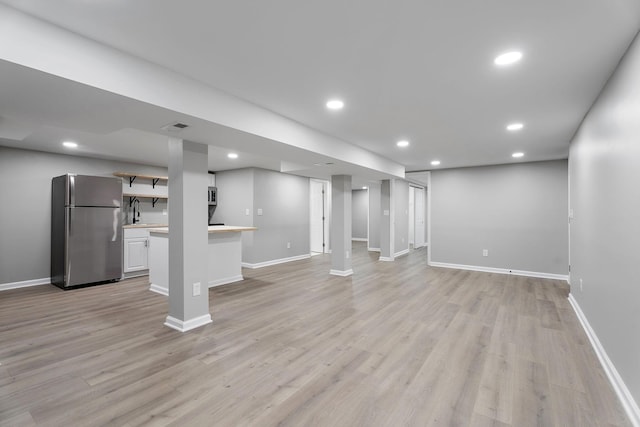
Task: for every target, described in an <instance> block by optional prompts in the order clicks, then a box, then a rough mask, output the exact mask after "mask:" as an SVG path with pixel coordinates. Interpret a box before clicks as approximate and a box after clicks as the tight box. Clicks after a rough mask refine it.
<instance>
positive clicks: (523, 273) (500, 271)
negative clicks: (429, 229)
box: [429, 261, 569, 282]
mask: <svg viewBox="0 0 640 427" xmlns="http://www.w3.org/2000/svg"><path fill="white" fill-rule="evenodd" d="M429 266H430V267H444V268H455V269H457V270H472V271H483V272H485V273H497V274H513V275H515V276H526V277H537V278H540V279H555V280H565V281H567V282H568V281H569V276H568V275H566V274H554V273H540V272H537V271H524V270H511V269H508V268H494V267H482V266H479V265H464V264H449V263H446V262H435V261H431V262H430V263H429Z"/></svg>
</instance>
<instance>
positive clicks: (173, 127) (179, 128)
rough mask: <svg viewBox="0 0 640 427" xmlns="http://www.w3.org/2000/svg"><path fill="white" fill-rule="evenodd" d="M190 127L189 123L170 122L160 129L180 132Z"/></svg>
mask: <svg viewBox="0 0 640 427" xmlns="http://www.w3.org/2000/svg"><path fill="white" fill-rule="evenodd" d="M188 127H189V125H188V124H186V123H182V122H173V123H169V124H168V125H165V126H162V127H161V128H160V129H162V130H164V131H167V132H180V131H182V130H184V129H186V128H188Z"/></svg>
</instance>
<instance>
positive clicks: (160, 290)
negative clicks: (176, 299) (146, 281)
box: [149, 283, 169, 297]
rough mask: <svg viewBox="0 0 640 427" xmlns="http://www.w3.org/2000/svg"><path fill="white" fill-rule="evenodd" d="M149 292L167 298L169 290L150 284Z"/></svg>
mask: <svg viewBox="0 0 640 427" xmlns="http://www.w3.org/2000/svg"><path fill="white" fill-rule="evenodd" d="M149 290H150V291H151V292H155V293H156V294H160V295H164V296H165V297H168V296H169V289H167V288H163V287H162V286H160V285H156V284H155V283H151V285H149Z"/></svg>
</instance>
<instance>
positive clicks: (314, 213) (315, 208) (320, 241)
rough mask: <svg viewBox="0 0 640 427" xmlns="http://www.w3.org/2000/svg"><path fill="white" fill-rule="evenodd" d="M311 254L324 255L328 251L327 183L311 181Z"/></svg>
mask: <svg viewBox="0 0 640 427" xmlns="http://www.w3.org/2000/svg"><path fill="white" fill-rule="evenodd" d="M310 190H311V191H310V193H311V206H310V211H311V218H310V223H311V239H310V246H311V252H316V253H324V252H327V251H328V244H327V243H328V240H329V235H328V231H327V228H328V227H327V225H328V224H327V215H328V210H327V208H328V207H327V183H326V182H324V181H318V180H313V179H312V180H311V181H310Z"/></svg>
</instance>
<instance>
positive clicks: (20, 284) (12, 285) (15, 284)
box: [0, 277, 51, 291]
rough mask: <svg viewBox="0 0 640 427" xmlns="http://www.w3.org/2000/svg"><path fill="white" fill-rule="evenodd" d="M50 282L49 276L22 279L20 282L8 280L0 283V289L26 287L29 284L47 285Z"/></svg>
mask: <svg viewBox="0 0 640 427" xmlns="http://www.w3.org/2000/svg"><path fill="white" fill-rule="evenodd" d="M50 283H51V277H43V278H42V279H32V280H23V281H22V282H9V283H2V284H0V291H8V290H9V289H18V288H28V287H29V286H40V285H48V284H50Z"/></svg>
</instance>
